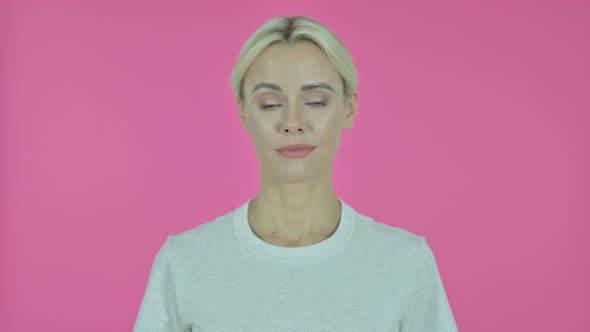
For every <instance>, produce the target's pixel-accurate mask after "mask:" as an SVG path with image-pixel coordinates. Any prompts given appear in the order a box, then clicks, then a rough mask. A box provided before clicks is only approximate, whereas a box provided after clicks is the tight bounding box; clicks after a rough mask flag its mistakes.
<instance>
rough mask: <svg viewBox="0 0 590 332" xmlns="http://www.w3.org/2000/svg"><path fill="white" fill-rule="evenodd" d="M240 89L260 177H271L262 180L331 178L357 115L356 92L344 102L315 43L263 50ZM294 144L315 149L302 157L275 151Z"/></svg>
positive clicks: (333, 72) (332, 71)
mask: <svg viewBox="0 0 590 332" xmlns="http://www.w3.org/2000/svg"><path fill="white" fill-rule="evenodd" d="M242 88H243V95H244V98H243V100H241V101H240V100H238V108H239V110H240V118H241V121H242V124H243V125H244V128H245V129H246V130H247V131H248V132H249V133H250V135H251V136H252V140H253V142H254V146H255V149H256V153H257V155H258V159H259V160H260V167H261V176H265V177H271V178H272V179H269V178H266V179H264V180H271V181H277V182H300V181H304V180H307V179H312V178H315V179H318V178H320V177H321V176H323V175H326V176H329V175H331V173H332V166H333V162H334V159H335V157H336V153H337V152H338V147H339V144H340V133H341V131H342V130H343V129H350V128H351V127H352V124H353V121H354V116H355V115H356V92H355V93H354V94H353V95H352V97H348V98H345V96H344V91H343V83H342V79H341V77H340V75H339V74H338V72H337V71H336V69H335V68H334V67H333V66H332V64H331V63H330V61H329V59H328V57H327V56H326V55H325V54H324V53H323V52H322V51H321V50H320V49H319V48H318V47H317V46H316V45H315V44H313V43H310V42H299V43H296V44H294V45H287V44H284V43H277V44H273V45H271V46H269V47H267V48H266V49H265V50H264V51H263V52H262V53H261V54H260V55H259V56H258V58H257V59H256V60H255V61H254V63H252V65H251V66H250V68H249V69H248V72H247V73H246V76H245V77H244V84H243V87H242ZM293 143H304V144H310V145H313V146H315V147H316V148H315V149H313V151H312V152H311V153H310V154H308V155H307V156H305V157H302V158H287V157H283V156H282V155H280V154H279V153H278V152H277V151H276V150H277V149H278V148H280V147H282V146H284V145H287V144H293ZM318 176H319V177H318Z"/></svg>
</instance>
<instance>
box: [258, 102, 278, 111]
mask: <svg viewBox="0 0 590 332" xmlns="http://www.w3.org/2000/svg"><path fill="white" fill-rule="evenodd" d="M281 106H283V105H281V104H266V105H262V106H260V108H261V109H262V110H264V111H270V110H272V109H275V108H278V107H281Z"/></svg>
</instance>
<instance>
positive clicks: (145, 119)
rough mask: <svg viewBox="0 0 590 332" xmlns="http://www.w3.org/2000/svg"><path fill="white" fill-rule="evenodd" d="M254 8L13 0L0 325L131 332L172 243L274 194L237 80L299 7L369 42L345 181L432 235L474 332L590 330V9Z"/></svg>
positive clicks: (2, 89) (7, 9)
mask: <svg viewBox="0 0 590 332" xmlns="http://www.w3.org/2000/svg"><path fill="white" fill-rule="evenodd" d="M244 2H249V4H243V3H242V2H238V1H236V2H230V1H221V2H219V1H217V2H215V4H214V2H213V1H209V2H203V1H201V2H199V3H198V4H196V3H193V4H191V3H190V2H189V1H182V2H181V1H174V2H169V1H163V0H162V1H149V2H146V1H140V0H137V1H129V0H128V1H110V2H108V1H107V2H98V1H85V2H77V3H76V2H73V1H71V2H60V3H53V4H51V5H49V4H42V2H31V1H27V2H15V1H13V2H7V1H4V2H3V3H2V5H1V7H0V33H1V35H0V38H1V39H0V73H1V76H0V93H1V95H0V107H1V113H0V115H1V117H0V135H1V136H0V138H1V140H0V143H1V145H0V148H1V150H0V152H1V154H0V158H1V169H0V171H1V172H0V176H1V178H0V195H1V197H0V198H1V200H0V204H1V206H0V209H1V210H0V219H1V224H0V227H1V228H0V259H1V262H0V263H1V265H0V266H1V267H0V330H2V331H33V330H43V331H79V330H81V329H83V330H85V331H130V330H131V328H132V326H133V323H134V321H135V318H136V315H137V312H138V309H139V305H140V302H141V300H142V297H143V293H144V291H145V286H146V283H147V278H148V274H149V271H150V269H151V264H152V262H153V259H154V257H155V254H156V252H157V250H158V248H159V247H160V246H161V245H162V244H163V242H164V241H165V238H166V236H167V235H168V234H176V233H179V232H182V231H185V230H188V229H190V228H193V227H196V226H198V225H200V224H203V223H205V222H209V221H212V220H213V219H215V218H216V217H217V216H220V215H222V214H225V213H227V212H229V211H231V210H233V209H235V208H237V206H238V205H239V204H242V203H243V202H245V200H247V199H248V198H251V197H254V196H255V195H256V193H257V190H258V160H257V158H256V155H255V151H254V147H253V145H252V141H251V140H250V136H249V135H248V133H247V132H246V131H245V130H244V129H243V128H242V126H241V124H240V122H239V118H238V112H237V109H236V107H235V102H234V97H233V95H232V91H231V89H230V81H229V77H230V71H231V69H232V66H233V62H234V60H235V58H236V57H237V54H238V52H239V50H240V49H241V47H242V45H243V43H244V41H245V40H246V38H247V37H248V36H249V35H250V34H251V33H252V32H253V31H254V30H255V29H256V28H257V27H258V26H259V25H261V24H263V23H264V22H265V21H266V20H268V19H270V18H271V17H273V16H275V15H282V14H304V15H309V16H312V17H315V18H317V19H318V20H320V21H321V22H323V23H324V24H326V25H327V26H329V27H330V28H332V29H333V30H334V31H335V32H336V33H337V34H339V35H340V36H341V38H342V39H343V40H344V42H345V43H346V44H347V46H348V48H349V49H350V52H351V53H352V56H353V58H354V59H355V61H356V64H357V69H358V72H359V109H358V116H357V120H356V123H355V125H354V127H353V129H352V130H351V131H348V132H344V133H343V137H342V142H341V147H340V151H339V154H338V157H337V160H336V165H335V169H334V185H335V190H336V192H337V194H338V195H339V196H340V197H342V198H343V199H344V200H345V201H346V202H348V203H349V204H351V206H353V207H354V208H355V209H356V210H357V211H359V212H360V213H363V214H366V215H369V216H371V217H372V218H373V219H375V220H377V221H379V222H383V223H386V224H389V225H392V226H396V227H401V228H404V229H407V230H409V231H411V232H414V233H416V234H420V235H423V236H425V237H426V239H427V240H428V242H429V244H430V245H431V247H432V249H433V251H434V253H435V256H436V258H437V262H438V266H439V270H440V273H441V276H442V278H443V282H444V284H445V288H446V290H447V295H448V297H449V301H450V303H451V307H452V309H453V312H454V315H455V318H456V321H457V325H458V327H459V329H460V330H461V331H479V332H486V331H504V332H508V331H589V330H590V318H589V317H590V314H589V312H590V259H589V257H588V256H589V255H588V253H589V252H590V245H589V243H590V242H589V241H588V237H589V235H590V234H589V226H588V221H589V216H590V213H589V205H590V204H589V201H590V200H589V196H590V195H589V193H590V192H589V176H588V169H590V160H589V155H588V154H589V153H588V151H589V150H590V148H589V146H588V145H589V144H588V143H589V142H590V134H589V133H588V128H589V125H590V123H589V122H590V121H589V120H590V116H589V110H590V102H589V98H588V95H589V91H590V61H589V60H588V59H590V47H589V42H588V41H589V40H590V36H589V35H590V33H589V31H590V5H589V3H588V2H571V1H552V2H538V1H535V2H518V3H516V2H495V3H494V4H478V5H475V4H473V3H470V2H465V3H459V2H453V3H452V4H451V3H449V2H445V3H446V4H445V5H442V4H441V2H439V1H432V2H430V3H425V2H420V3H418V2H413V4H408V3H402V2H399V3H390V4H387V5H386V4H385V3H383V4H379V3H376V2H370V1H361V3H362V4H355V5H343V4H342V2H341V1H326V2H321V3H318V2H317V1H281V2H279V1H277V2H270V1H268V2H261V1H257V2H252V1H244ZM254 3H256V4H254Z"/></svg>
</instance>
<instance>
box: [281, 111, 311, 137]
mask: <svg viewBox="0 0 590 332" xmlns="http://www.w3.org/2000/svg"><path fill="white" fill-rule="evenodd" d="M301 113H302V110H300V109H299V108H298V107H297V106H295V105H291V106H290V107H289V108H288V109H286V110H285V113H284V114H286V115H285V116H284V117H283V118H282V119H281V121H282V122H281V125H280V126H281V133H283V134H293V133H295V134H298V133H303V131H304V127H305V121H304V119H302V118H301ZM285 118H286V119H285Z"/></svg>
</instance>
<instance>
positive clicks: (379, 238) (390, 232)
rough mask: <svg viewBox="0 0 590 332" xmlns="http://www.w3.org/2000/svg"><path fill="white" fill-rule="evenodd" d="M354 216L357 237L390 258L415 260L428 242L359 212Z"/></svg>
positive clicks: (414, 234)
mask: <svg viewBox="0 0 590 332" xmlns="http://www.w3.org/2000/svg"><path fill="white" fill-rule="evenodd" d="M354 214H355V216H356V220H357V231H356V233H357V237H358V238H359V239H360V240H361V241H363V242H366V243H370V245H371V246H372V247H373V248H374V249H375V250H378V251H379V252H381V253H383V254H385V255H390V257H398V258H400V259H403V260H406V259H407V260H415V259H416V258H417V255H418V253H419V251H420V248H421V247H422V246H423V245H424V243H425V242H426V239H425V238H424V236H422V235H420V234H416V233H414V232H412V231H410V230H407V229H404V228H401V227H396V226H392V225H389V224H386V223H385V222H383V221H381V220H375V219H373V218H372V217H369V216H367V215H364V214H361V213H359V212H357V211H354Z"/></svg>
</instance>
